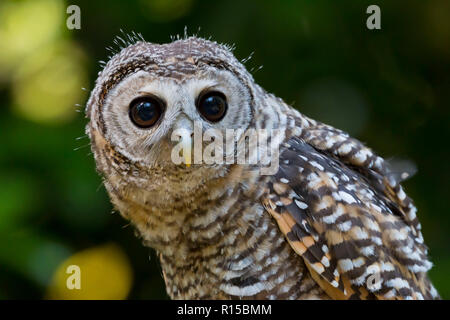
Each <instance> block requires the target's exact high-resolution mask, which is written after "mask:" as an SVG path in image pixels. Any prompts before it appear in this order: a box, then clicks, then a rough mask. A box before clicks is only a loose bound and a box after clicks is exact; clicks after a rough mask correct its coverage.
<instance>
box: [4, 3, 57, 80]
mask: <svg viewBox="0 0 450 320" xmlns="http://www.w3.org/2000/svg"><path fill="white" fill-rule="evenodd" d="M64 15H65V8H64V7H63V2H62V1H59V0H28V1H6V0H2V1H1V3H0V39H1V40H0V79H1V78H2V77H7V76H8V74H9V72H10V70H11V69H12V68H13V67H15V66H16V65H17V64H19V63H21V62H22V59H24V58H25V57H26V56H28V55H29V54H31V53H33V52H34V50H36V49H38V48H39V47H41V46H43V45H47V44H49V43H51V42H52V41H53V40H54V39H56V38H57V37H58V36H59V35H60V33H61V30H63V28H62V26H63V25H64Z"/></svg>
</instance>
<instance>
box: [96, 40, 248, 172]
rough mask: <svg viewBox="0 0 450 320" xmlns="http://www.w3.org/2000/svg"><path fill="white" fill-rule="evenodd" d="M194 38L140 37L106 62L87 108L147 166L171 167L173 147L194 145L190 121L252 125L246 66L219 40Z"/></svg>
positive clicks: (110, 137)
mask: <svg viewBox="0 0 450 320" xmlns="http://www.w3.org/2000/svg"><path fill="white" fill-rule="evenodd" d="M198 40H199V39H191V40H189V39H185V40H180V41H177V42H173V43H170V44H165V45H153V44H149V43H142V42H141V43H137V44H136V45H134V46H131V47H128V48H126V49H124V50H123V51H122V52H121V53H119V54H118V55H119V56H121V59H119V58H117V57H113V59H112V60H111V61H110V62H109V63H108V64H107V66H106V68H105V70H104V71H103V73H102V74H101V75H100V77H99V79H98V80H97V87H98V88H100V89H98V91H100V95H99V96H95V90H94V91H93V94H92V95H91V100H90V102H91V104H92V105H93V106H92V107H90V106H89V105H88V110H89V111H90V112H91V119H98V124H99V130H100V131H102V132H103V136H104V138H105V140H106V141H107V142H108V143H109V144H110V145H111V146H112V147H113V148H114V150H115V151H116V152H119V153H120V154H121V155H123V156H124V157H125V158H127V159H129V160H131V161H132V162H135V163H140V164H141V165H144V166H146V167H173V166H176V165H175V164H174V163H173V161H172V160H173V159H172V157H171V153H172V149H173V147H174V146H175V144H177V143H179V142H180V141H181V140H183V141H184V143H185V144H190V145H191V146H193V134H194V125H195V126H197V127H198V126H200V127H201V129H202V131H203V132H205V131H207V130H210V129H215V130H218V131H220V132H222V133H223V136H225V131H226V130H227V129H243V130H244V131H245V130H246V129H247V128H248V127H249V126H250V124H251V121H252V116H253V101H252V94H251V92H250V88H249V87H248V86H246V85H245V84H244V81H243V78H245V77H249V75H248V73H247V71H246V70H245V69H244V68H243V67H242V65H241V64H240V63H239V62H238V61H237V60H236V59H235V58H234V56H233V55H231V53H229V51H228V50H226V49H225V48H223V47H222V46H220V45H217V44H215V43H213V42H209V41H206V40H202V41H200V42H199V41H198ZM230 56H231V57H232V58H230ZM114 60H117V61H118V64H116V65H114ZM230 61H231V64H230ZM116 63H117V62H116ZM130 70H131V71H130ZM117 79H118V80H117ZM102 87H103V88H102ZM105 87H108V89H107V90H106V89H105ZM102 90H103V91H102ZM102 94H103V97H102ZM94 100H97V104H94V103H93V102H94ZM178 132H181V133H178ZM174 136H175V138H177V136H178V139H174ZM237 138H239V137H237Z"/></svg>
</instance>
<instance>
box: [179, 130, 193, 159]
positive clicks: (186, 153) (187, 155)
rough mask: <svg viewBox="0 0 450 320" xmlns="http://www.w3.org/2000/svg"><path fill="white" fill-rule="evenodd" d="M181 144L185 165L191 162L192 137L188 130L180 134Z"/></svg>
mask: <svg viewBox="0 0 450 320" xmlns="http://www.w3.org/2000/svg"><path fill="white" fill-rule="evenodd" d="M181 145H182V147H183V157H184V163H185V164H186V166H187V167H190V166H191V163H192V157H191V156H192V137H191V133H190V132H186V134H183V135H182V136H181Z"/></svg>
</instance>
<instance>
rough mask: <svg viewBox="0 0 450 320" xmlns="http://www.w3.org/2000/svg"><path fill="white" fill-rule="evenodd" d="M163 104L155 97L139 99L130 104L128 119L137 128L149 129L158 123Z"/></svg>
mask: <svg viewBox="0 0 450 320" xmlns="http://www.w3.org/2000/svg"><path fill="white" fill-rule="evenodd" d="M163 110H164V103H163V102H162V101H161V100H159V99H157V98H155V97H140V98H137V99H134V100H133V101H132V102H131V103H130V111H129V115H130V119H131V121H132V122H133V123H134V124H135V125H136V126H138V127H139V128H150V127H152V126H154V125H155V124H156V122H158V120H159V118H161V115H162V113H163Z"/></svg>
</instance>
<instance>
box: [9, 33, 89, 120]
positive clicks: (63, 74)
mask: <svg viewBox="0 0 450 320" xmlns="http://www.w3.org/2000/svg"><path fill="white" fill-rule="evenodd" d="M83 63H84V55H83V52H82V51H81V50H80V49H79V48H78V47H77V46H75V45H73V44H72V43H71V42H58V43H57V44H55V45H51V46H49V47H47V48H45V49H43V50H41V51H39V52H37V53H35V54H33V55H32V56H31V57H30V58H29V59H28V60H25V61H24V62H23V63H22V64H21V66H20V67H19V68H18V70H17V72H16V74H15V75H14V79H13V85H12V95H13V107H14V109H15V111H17V112H18V114H20V115H21V116H23V117H25V118H26V119H29V120H32V121H36V122H42V123H61V122H63V123H64V122H66V121H68V120H70V119H72V118H73V117H74V116H75V115H76V113H75V110H76V108H75V104H76V103H78V102H80V101H81V100H82V97H84V93H83V91H82V89H81V88H82V87H83V86H85V85H86V83H87V78H86V72H85V70H84V69H83Z"/></svg>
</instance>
